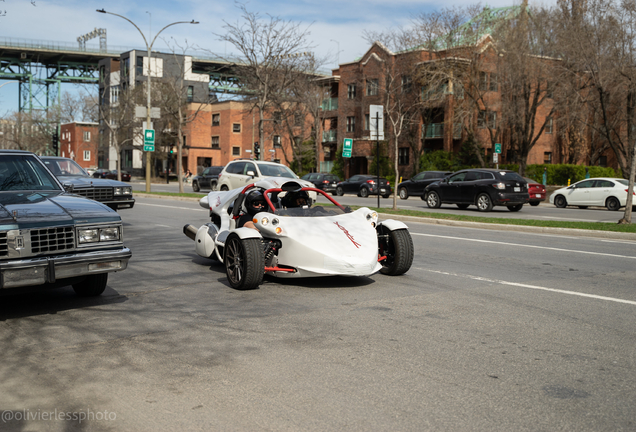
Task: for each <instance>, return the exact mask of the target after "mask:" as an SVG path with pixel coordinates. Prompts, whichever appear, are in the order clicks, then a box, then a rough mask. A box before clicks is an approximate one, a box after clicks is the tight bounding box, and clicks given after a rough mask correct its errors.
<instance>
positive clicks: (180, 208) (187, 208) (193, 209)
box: [135, 202, 208, 212]
mask: <svg viewBox="0 0 636 432" xmlns="http://www.w3.org/2000/svg"><path fill="white" fill-rule="evenodd" d="M135 205H136V206H137V205H142V206H150V207H164V208H170V209H178V210H192V211H204V212H207V211H208V210H205V209H204V208H198V209H196V208H189V207H175V206H167V205H159V204H148V203H140V202H136V203H135Z"/></svg>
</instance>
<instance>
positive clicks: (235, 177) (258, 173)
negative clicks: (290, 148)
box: [217, 159, 315, 198]
mask: <svg viewBox="0 0 636 432" xmlns="http://www.w3.org/2000/svg"><path fill="white" fill-rule="evenodd" d="M265 177H283V178H289V179H296V180H297V181H298V183H300V184H302V185H303V186H304V187H314V185H313V183H310V182H308V181H306V180H301V179H299V178H298V176H297V175H296V174H295V173H294V172H293V171H292V170H291V169H289V168H288V167H286V166H285V165H283V164H279V163H277V162H265V161H256V160H251V159H239V160H235V161H232V162H229V163H228V164H227V165H225V168H223V171H221V174H219V179H218V183H217V189H218V190H221V191H226V190H232V189H236V188H240V187H245V186H247V185H248V184H250V183H254V182H255V181H259V180H261V179H263V178H265ZM313 194H314V196H313V197H312V198H315V192H313Z"/></svg>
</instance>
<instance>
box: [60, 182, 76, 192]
mask: <svg viewBox="0 0 636 432" xmlns="http://www.w3.org/2000/svg"><path fill="white" fill-rule="evenodd" d="M63 186H64V190H65V191H66V192H68V193H73V191H74V189H75V187H74V186H73V183H64V185H63Z"/></svg>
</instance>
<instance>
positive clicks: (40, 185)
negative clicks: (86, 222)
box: [0, 155, 61, 192]
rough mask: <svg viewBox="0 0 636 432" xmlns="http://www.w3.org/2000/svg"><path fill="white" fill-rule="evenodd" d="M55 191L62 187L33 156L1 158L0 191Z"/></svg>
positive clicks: (7, 156) (6, 156)
mask: <svg viewBox="0 0 636 432" xmlns="http://www.w3.org/2000/svg"><path fill="white" fill-rule="evenodd" d="M19 190H26V191H32V190H41V191H44V190H48V191H51V190H54V191H59V190H61V189H60V186H59V184H58V183H57V182H56V181H55V179H54V178H53V177H52V176H51V174H50V173H49V172H48V171H47V170H46V168H44V166H42V164H41V163H40V162H39V161H38V160H37V159H36V157H35V156H31V155H4V156H1V157H0V191H2V192H5V191H19Z"/></svg>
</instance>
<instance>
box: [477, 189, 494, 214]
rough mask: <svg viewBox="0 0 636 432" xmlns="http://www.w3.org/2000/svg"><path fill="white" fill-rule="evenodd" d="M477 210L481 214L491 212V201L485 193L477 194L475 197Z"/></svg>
mask: <svg viewBox="0 0 636 432" xmlns="http://www.w3.org/2000/svg"><path fill="white" fill-rule="evenodd" d="M477 210H479V211H481V212H488V211H490V210H492V200H491V199H490V195H488V194H487V193H482V194H479V196H478V197H477Z"/></svg>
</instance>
